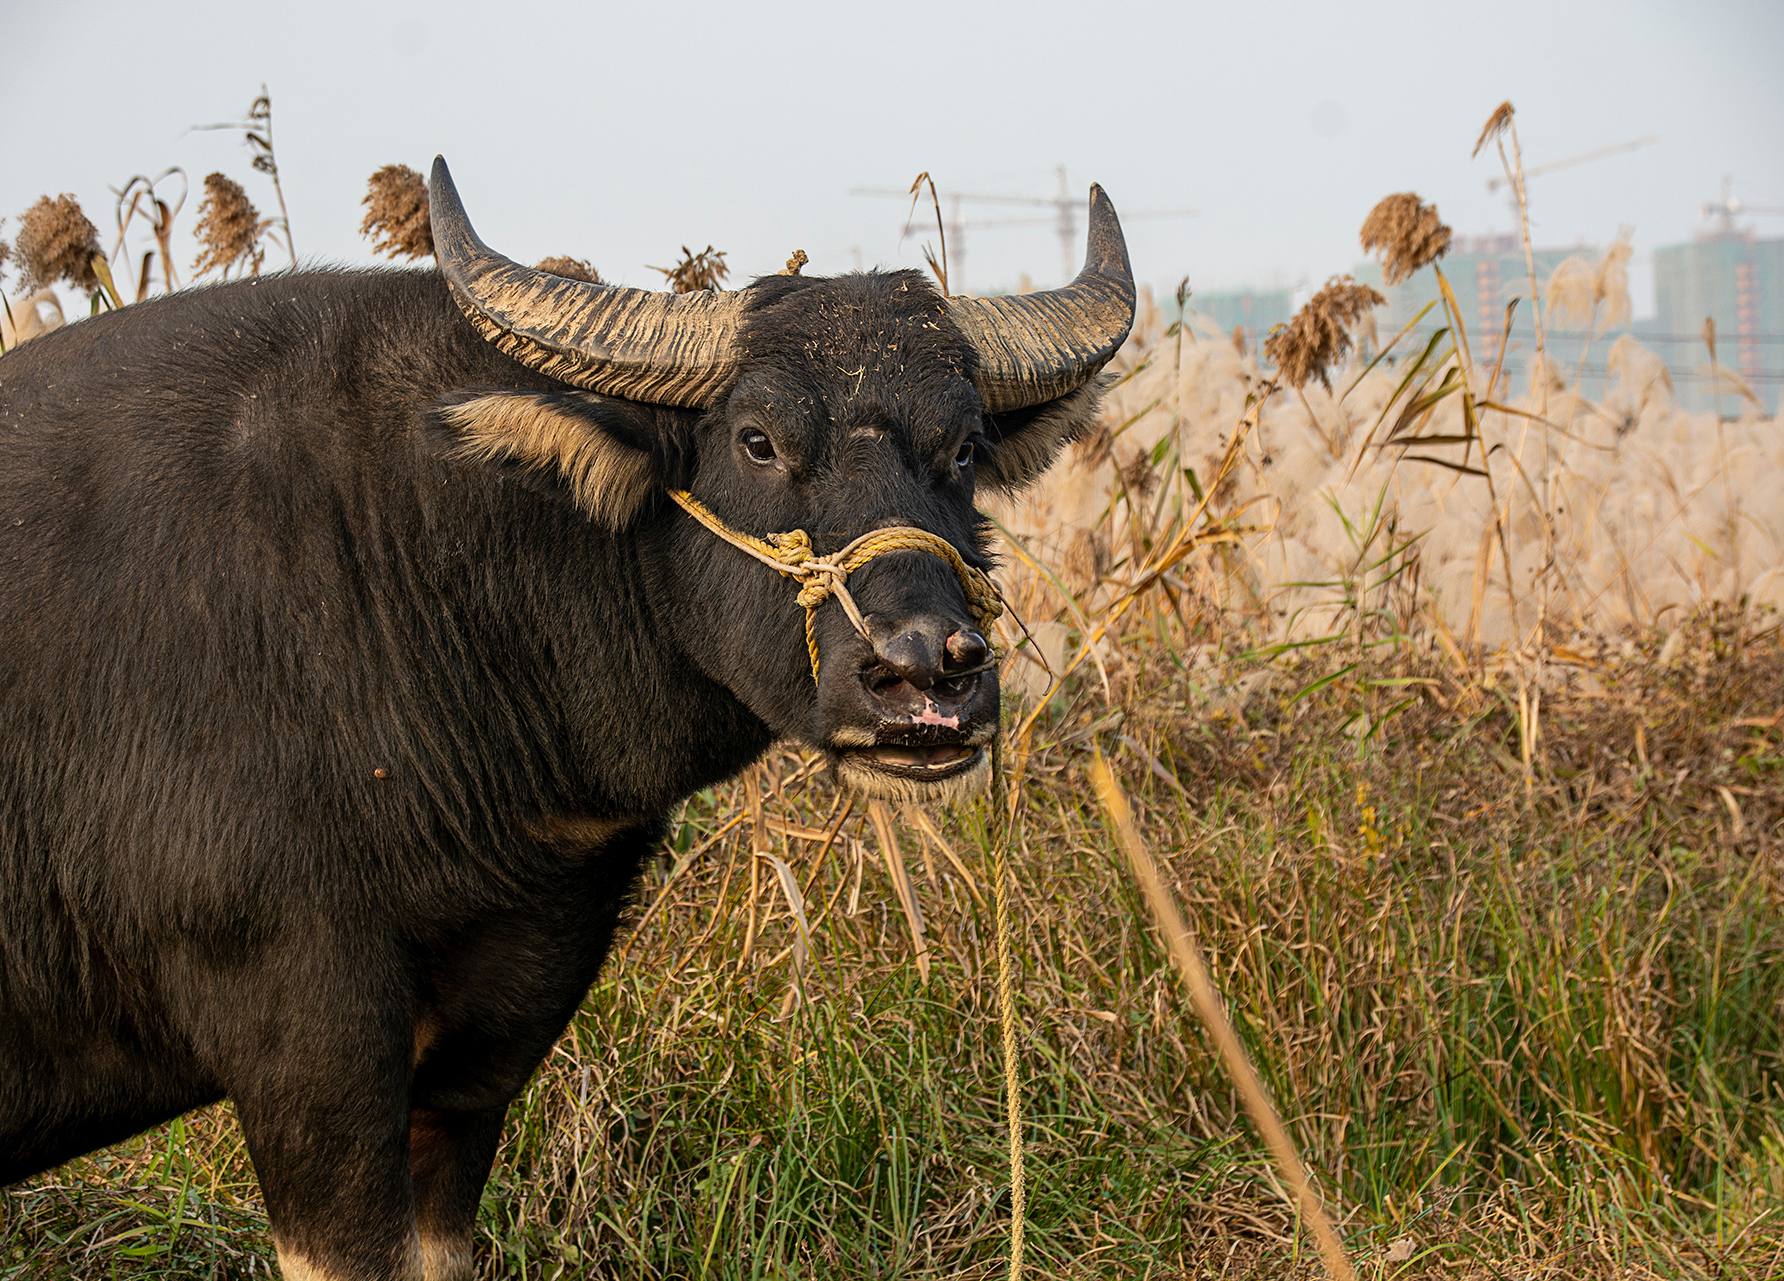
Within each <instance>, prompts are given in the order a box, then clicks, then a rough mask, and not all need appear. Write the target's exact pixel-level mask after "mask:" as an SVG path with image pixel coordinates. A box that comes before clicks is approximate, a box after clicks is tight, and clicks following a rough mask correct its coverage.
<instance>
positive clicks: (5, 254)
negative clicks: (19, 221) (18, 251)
mask: <svg viewBox="0 0 1784 1281" xmlns="http://www.w3.org/2000/svg"><path fill="white" fill-rule="evenodd" d="M5 221H6V219H4V218H0V224H4V223H5ZM11 260H12V245H11V243H10V242H8V241H5V240H0V280H5V279H6V264H7V263H8V262H10V261H11Z"/></svg>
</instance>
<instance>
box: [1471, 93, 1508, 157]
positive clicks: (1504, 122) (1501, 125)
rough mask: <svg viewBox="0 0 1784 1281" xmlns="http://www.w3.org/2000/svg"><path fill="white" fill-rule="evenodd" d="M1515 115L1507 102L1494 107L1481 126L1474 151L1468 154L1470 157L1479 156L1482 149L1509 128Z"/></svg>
mask: <svg viewBox="0 0 1784 1281" xmlns="http://www.w3.org/2000/svg"><path fill="white" fill-rule="evenodd" d="M1516 114H1517V112H1516V110H1515V109H1514V108H1513V107H1512V105H1511V103H1509V102H1502V103H1500V104H1499V105H1498V106H1497V107H1494V108H1493V114H1492V115H1490V116H1488V117H1487V123H1486V124H1484V125H1482V126H1481V131H1480V137H1478V138H1476V139H1475V140H1474V150H1473V152H1471V153H1470V154H1471V156H1478V155H1480V152H1481V148H1482V147H1484V146H1486V145H1487V144H1488V143H1489V142H1492V141H1493V140H1494V139H1495V138H1497V137H1498V136H1499V135H1500V134H1502V133H1504V132H1505V131H1506V130H1507V129H1508V128H1510V127H1511V118H1512V117H1513V116H1514V115H1516Z"/></svg>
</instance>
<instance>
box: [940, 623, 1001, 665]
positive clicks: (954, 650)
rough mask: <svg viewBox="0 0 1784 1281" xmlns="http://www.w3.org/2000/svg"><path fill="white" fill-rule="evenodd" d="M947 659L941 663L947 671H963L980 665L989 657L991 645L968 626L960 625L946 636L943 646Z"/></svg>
mask: <svg viewBox="0 0 1784 1281" xmlns="http://www.w3.org/2000/svg"><path fill="white" fill-rule="evenodd" d="M944 648H945V649H946V651H947V660H946V662H944V663H943V667H944V669H945V670H947V671H949V672H960V671H965V670H967V669H969V668H973V667H981V666H983V665H984V663H985V660H986V659H988V658H990V657H991V646H990V645H989V644H988V643H987V642H986V640H985V638H984V637H983V636H981V635H979V633H978V632H976V631H974V630H973V629H972V628H970V627H962V628H961V629H960V630H959V631H957V632H954V633H952V634H951V635H949V637H948V641H947V644H946V645H945V646H944Z"/></svg>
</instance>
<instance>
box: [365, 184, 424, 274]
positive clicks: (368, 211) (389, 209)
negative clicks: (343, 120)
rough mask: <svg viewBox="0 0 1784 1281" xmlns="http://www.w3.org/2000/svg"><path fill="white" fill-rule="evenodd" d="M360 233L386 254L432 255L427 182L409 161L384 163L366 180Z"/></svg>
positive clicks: (409, 256) (397, 256) (396, 255)
mask: <svg viewBox="0 0 1784 1281" xmlns="http://www.w3.org/2000/svg"><path fill="white" fill-rule="evenodd" d="M360 203H361V204H363V205H364V206H365V218H364V219H363V220H362V221H361V222H360V224H359V234H360V235H362V236H364V237H366V239H368V240H370V241H371V242H372V248H373V249H374V250H375V251H376V252H378V253H381V254H383V255H384V256H385V257H387V258H431V257H432V256H433V252H434V232H433V228H432V226H431V225H430V224H429V222H428V208H427V183H425V182H423V181H422V178H421V175H420V174H419V173H417V172H415V170H413V169H411V168H409V166H408V165H385V166H384V167H383V168H381V169H379V170H378V171H377V172H376V173H374V174H373V175H372V176H371V177H370V178H369V179H367V180H366V188H365V198H364V199H363V200H362V201H361V202H360Z"/></svg>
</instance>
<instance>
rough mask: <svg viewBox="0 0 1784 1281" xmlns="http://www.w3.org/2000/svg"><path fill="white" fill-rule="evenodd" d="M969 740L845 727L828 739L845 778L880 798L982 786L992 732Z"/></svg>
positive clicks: (947, 793) (943, 795) (948, 796)
mask: <svg viewBox="0 0 1784 1281" xmlns="http://www.w3.org/2000/svg"><path fill="white" fill-rule="evenodd" d="M973 737H974V739H976V741H973V742H968V741H965V740H963V739H962V738H960V737H958V736H957V735H955V734H948V735H946V736H945V737H944V736H942V735H938V734H934V733H933V732H930V733H925V732H923V731H922V730H917V731H916V732H911V731H910V730H904V731H900V730H892V731H890V732H887V731H884V730H882V731H881V732H880V733H878V734H872V735H869V734H866V733H859V732H857V734H856V735H850V734H848V733H847V732H846V731H845V733H844V734H843V735H839V736H838V738H837V739H835V740H832V741H831V743H830V748H829V754H830V762H831V764H832V766H833V767H834V768H835V770H836V774H837V778H838V779H839V781H841V782H842V784H843V785H844V786H845V787H847V788H849V789H850V790H851V791H853V792H855V793H856V794H858V795H862V796H867V797H870V798H876V799H879V800H900V801H922V802H924V803H926V804H928V803H933V802H936V801H951V800H958V799H961V798H963V797H966V796H969V795H971V794H972V793H974V792H977V791H980V790H981V789H983V788H984V786H985V784H986V783H987V782H988V781H989V779H990V777H991V753H990V735H989V734H986V735H974V736H973Z"/></svg>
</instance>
